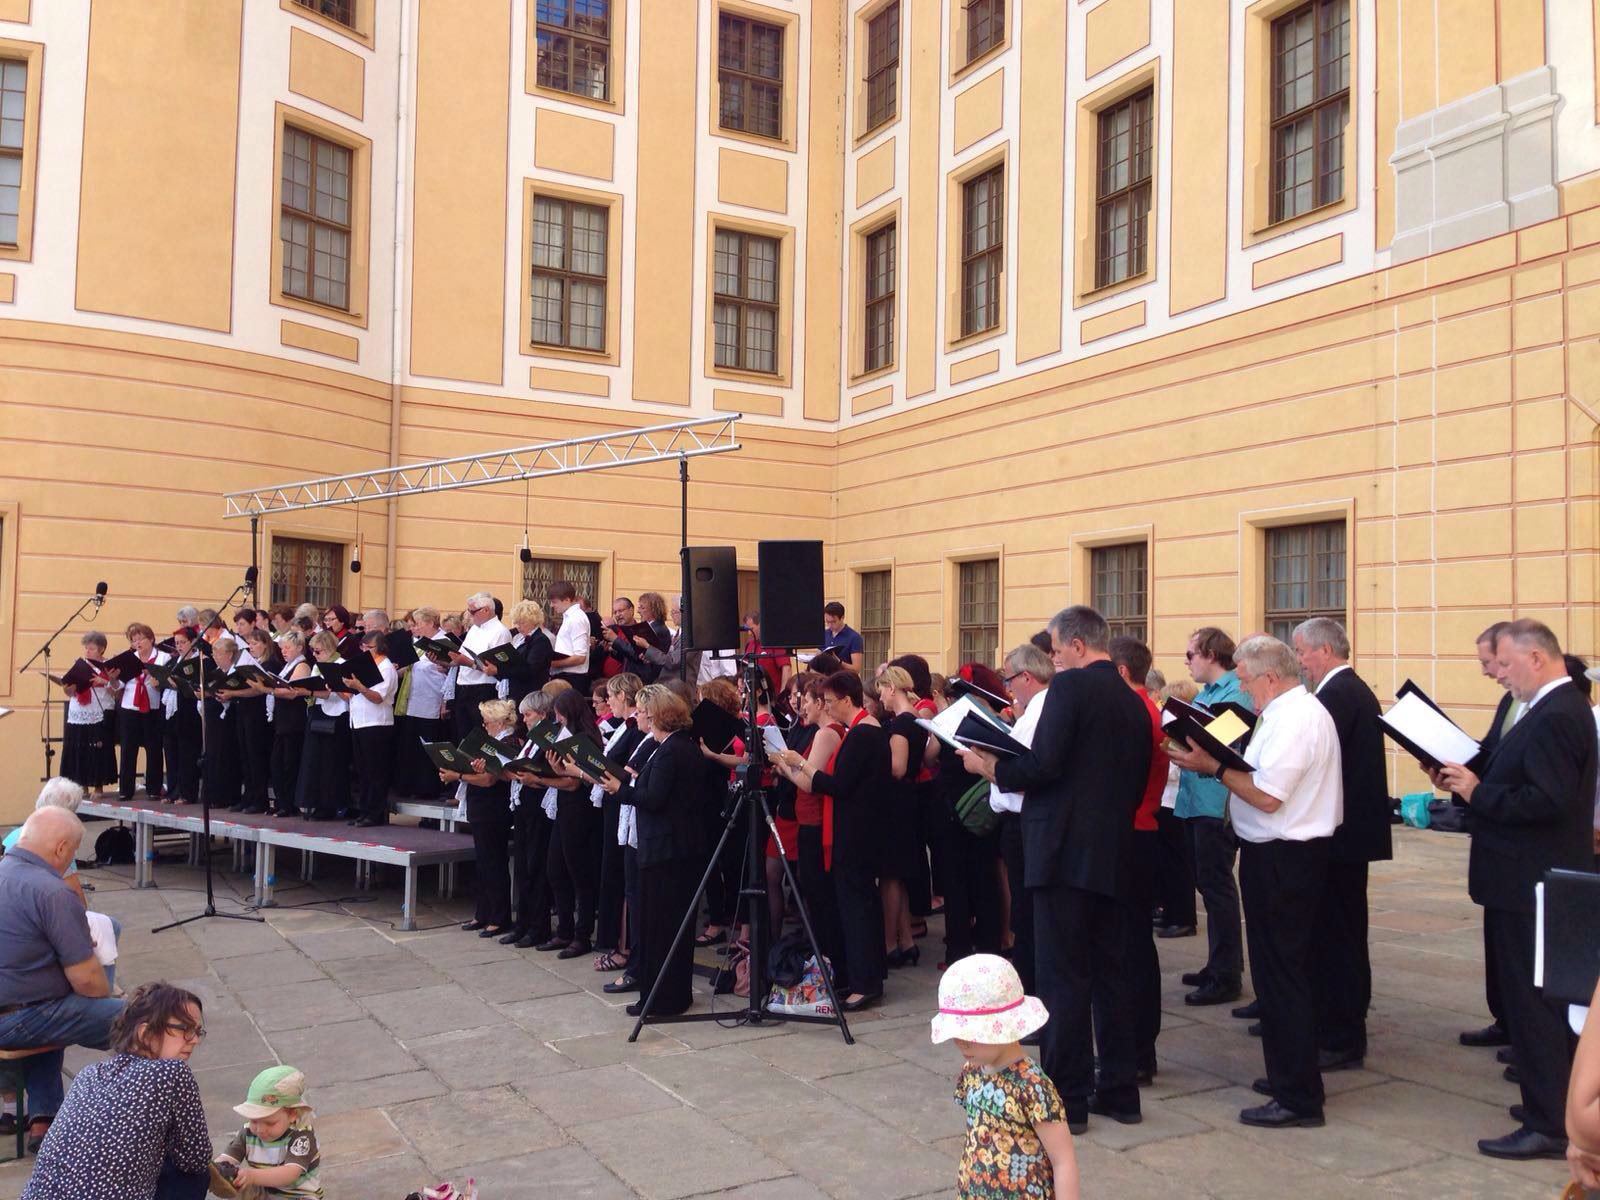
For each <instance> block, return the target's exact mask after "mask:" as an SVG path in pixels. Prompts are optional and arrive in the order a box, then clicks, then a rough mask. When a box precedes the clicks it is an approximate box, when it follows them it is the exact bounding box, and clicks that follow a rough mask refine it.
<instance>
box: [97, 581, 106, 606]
mask: <svg viewBox="0 0 1600 1200" xmlns="http://www.w3.org/2000/svg"><path fill="white" fill-rule="evenodd" d="M106 591H107V588H106V581H105V580H104V579H102V580H101V581H100V582H99V583H97V584H95V585H94V608H95V611H96V612H99V611H100V606H101V605H102V604H104V603H105V602H106Z"/></svg>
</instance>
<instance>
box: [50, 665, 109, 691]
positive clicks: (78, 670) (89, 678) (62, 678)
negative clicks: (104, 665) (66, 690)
mask: <svg viewBox="0 0 1600 1200" xmlns="http://www.w3.org/2000/svg"><path fill="white" fill-rule="evenodd" d="M103 678H105V672H104V671H102V670H101V669H100V664H99V663H97V662H95V661H93V660H92V659H87V658H80V659H79V660H78V661H77V662H75V663H73V664H72V665H71V666H70V667H68V668H67V673H66V674H65V675H51V676H50V677H49V679H50V682H51V683H58V684H61V685H62V686H63V687H70V688H86V687H88V686H89V685H90V684H91V683H93V682H94V681H95V680H96V679H103Z"/></svg>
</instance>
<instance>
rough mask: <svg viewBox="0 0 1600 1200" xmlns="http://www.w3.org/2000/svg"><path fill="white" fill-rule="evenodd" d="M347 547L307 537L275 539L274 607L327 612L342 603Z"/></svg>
mask: <svg viewBox="0 0 1600 1200" xmlns="http://www.w3.org/2000/svg"><path fill="white" fill-rule="evenodd" d="M343 559H344V547H343V546H342V545H340V544H339V543H337V542H312V541H307V540H305V539H304V538H286V537H275V538H273V539H272V588H271V596H272V599H271V601H270V603H272V604H315V605H316V606H317V608H319V609H324V608H327V607H328V605H330V604H337V603H339V581H340V580H341V579H343V578H344V572H343V571H342V570H341V564H342V562H343Z"/></svg>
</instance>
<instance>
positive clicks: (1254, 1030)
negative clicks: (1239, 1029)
mask: <svg viewBox="0 0 1600 1200" xmlns="http://www.w3.org/2000/svg"><path fill="white" fill-rule="evenodd" d="M1244 1031H1245V1032H1246V1033H1248V1034H1249V1035H1250V1036H1251V1037H1260V1036H1261V1022H1260V1021H1257V1022H1255V1023H1254V1024H1253V1025H1246V1026H1245V1027H1244Z"/></svg>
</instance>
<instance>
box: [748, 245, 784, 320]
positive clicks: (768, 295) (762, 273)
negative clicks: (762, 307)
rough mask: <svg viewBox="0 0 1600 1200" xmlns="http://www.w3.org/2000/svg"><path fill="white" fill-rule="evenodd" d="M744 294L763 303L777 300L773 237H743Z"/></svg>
mask: <svg viewBox="0 0 1600 1200" xmlns="http://www.w3.org/2000/svg"><path fill="white" fill-rule="evenodd" d="M744 294H745V296H746V297H747V298H748V299H751V300H760V301H761V302H762V303H764V304H776V303H777V302H778V243H777V241H776V240H774V239H773V238H764V237H747V238H745V291H744Z"/></svg>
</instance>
